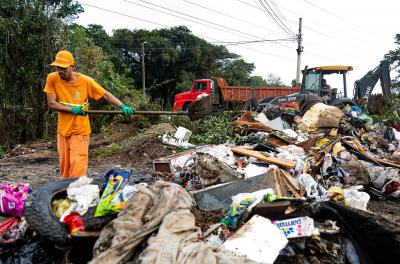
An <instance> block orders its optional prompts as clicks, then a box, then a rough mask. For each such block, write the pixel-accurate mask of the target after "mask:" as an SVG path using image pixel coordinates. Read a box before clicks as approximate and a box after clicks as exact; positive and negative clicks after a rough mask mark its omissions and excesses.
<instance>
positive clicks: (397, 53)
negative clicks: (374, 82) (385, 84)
mask: <svg viewBox="0 0 400 264" xmlns="http://www.w3.org/2000/svg"><path fill="white" fill-rule="evenodd" d="M394 43H395V44H396V45H397V46H396V48H395V49H394V50H390V51H389V52H388V53H387V54H386V55H385V59H387V60H388V61H389V62H390V63H391V65H392V67H393V69H395V70H396V72H397V76H396V77H394V79H393V80H392V86H393V87H394V88H396V89H397V90H399V89H400V34H396V37H395V42H394Z"/></svg>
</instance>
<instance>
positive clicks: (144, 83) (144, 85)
mask: <svg viewBox="0 0 400 264" xmlns="http://www.w3.org/2000/svg"><path fill="white" fill-rule="evenodd" d="M145 43H146V42H142V90H143V101H145V102H146V81H145V78H146V68H145V66H144V44H145Z"/></svg>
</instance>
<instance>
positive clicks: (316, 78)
mask: <svg viewBox="0 0 400 264" xmlns="http://www.w3.org/2000/svg"><path fill="white" fill-rule="evenodd" d="M351 70H353V67H352V66H343V65H336V66H320V67H314V68H307V67H306V68H305V69H304V70H303V71H302V72H303V80H302V82H301V94H308V93H312V94H316V95H318V96H320V97H322V98H323V99H325V100H326V101H327V103H328V104H330V105H336V106H343V105H345V104H351V105H353V104H354V102H353V101H352V100H351V99H350V98H347V96H348V93H347V82H346V74H347V72H348V71H351ZM338 75H340V76H338ZM324 81H326V82H327V83H328V85H324ZM330 86H334V88H330Z"/></svg>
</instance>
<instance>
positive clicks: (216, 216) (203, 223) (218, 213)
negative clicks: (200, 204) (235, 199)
mask: <svg viewBox="0 0 400 264" xmlns="http://www.w3.org/2000/svg"><path fill="white" fill-rule="evenodd" d="M191 212H192V214H193V215H194V217H195V219H196V222H195V223H196V226H198V227H200V229H201V231H202V232H205V231H207V230H208V228H209V227H210V226H212V225H213V224H217V223H219V222H220V221H221V219H223V218H225V216H226V214H227V213H228V209H222V208H221V209H217V210H212V211H204V210H200V209H198V208H197V207H192V208H191Z"/></svg>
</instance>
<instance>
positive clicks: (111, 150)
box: [92, 143, 122, 158]
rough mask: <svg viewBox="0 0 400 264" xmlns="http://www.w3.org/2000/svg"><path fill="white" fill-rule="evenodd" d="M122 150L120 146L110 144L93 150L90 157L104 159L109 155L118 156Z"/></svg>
mask: <svg viewBox="0 0 400 264" xmlns="http://www.w3.org/2000/svg"><path fill="white" fill-rule="evenodd" d="M121 150H122V146H121V145H119V144H117V143H112V144H110V145H108V146H104V147H100V148H98V149H95V150H93V152H92V155H93V157H96V158H105V157H108V156H111V155H116V154H119V153H120V152H121Z"/></svg>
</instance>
